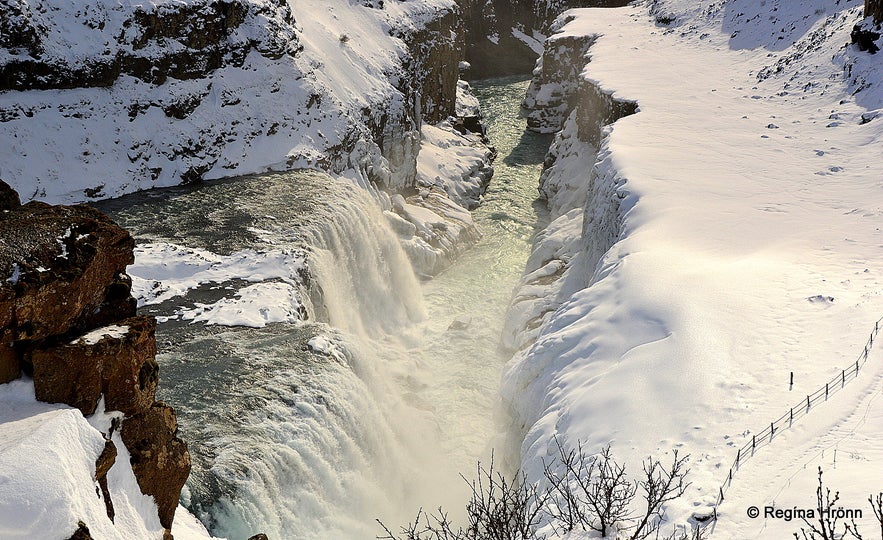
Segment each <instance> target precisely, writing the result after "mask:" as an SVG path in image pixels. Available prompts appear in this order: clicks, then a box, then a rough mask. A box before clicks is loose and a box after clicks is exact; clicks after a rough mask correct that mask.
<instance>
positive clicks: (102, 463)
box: [95, 441, 117, 521]
mask: <svg viewBox="0 0 883 540" xmlns="http://www.w3.org/2000/svg"><path fill="white" fill-rule="evenodd" d="M116 459H117V447H116V446H115V445H114V444H113V443H112V442H111V441H107V443H106V444H105V445H104V450H103V451H102V452H101V455H100V456H98V460H97V461H96V462H95V481H97V482H98V486H99V487H100V488H101V496H102V497H103V498H104V504H105V506H106V507H107V517H109V518H110V520H111V521H113V518H114V515H115V514H116V513H115V512H114V510H113V501H112V500H111V499H110V490H109V489H108V487H107V473H108V472H110V468H111V467H113V464H114V463H115V462H116Z"/></svg>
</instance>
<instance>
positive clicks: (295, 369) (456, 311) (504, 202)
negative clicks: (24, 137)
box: [107, 81, 548, 540]
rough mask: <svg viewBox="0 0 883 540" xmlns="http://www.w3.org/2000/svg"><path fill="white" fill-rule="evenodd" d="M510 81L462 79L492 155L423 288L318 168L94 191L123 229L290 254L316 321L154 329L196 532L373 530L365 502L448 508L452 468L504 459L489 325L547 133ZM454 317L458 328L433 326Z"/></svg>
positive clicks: (494, 320) (196, 293)
mask: <svg viewBox="0 0 883 540" xmlns="http://www.w3.org/2000/svg"><path fill="white" fill-rule="evenodd" d="M525 86H526V81H503V82H497V83H494V84H490V85H484V86H482V85H479V88H478V90H479V92H483V93H484V94H485V95H486V97H488V98H489V100H490V101H491V102H492V107H491V109H492V111H491V116H492V117H491V136H492V138H494V142H495V143H496V144H497V146H498V148H499V149H500V153H501V156H500V159H499V160H498V162H497V164H496V168H497V171H498V172H497V178H496V179H495V181H494V183H493V184H492V186H491V190H490V191H489V193H488V196H487V198H486V202H485V205H484V206H482V207H481V208H480V209H478V210H477V211H476V213H475V219H476V222H477V223H478V224H479V226H481V227H482V229H483V230H484V232H485V238H484V239H483V240H482V241H481V243H480V244H479V245H478V246H476V247H475V248H474V249H473V250H472V251H470V252H469V253H468V254H467V255H466V256H464V257H463V259H462V260H461V261H459V262H458V263H457V264H455V265H454V266H453V267H452V268H451V269H449V270H448V271H446V272H445V273H444V274H442V275H441V276H438V277H437V278H436V279H434V280H433V281H431V282H428V283H426V284H423V285H421V284H420V283H418V281H417V280H416V278H415V277H414V274H413V272H412V271H411V268H410V265H409V263H408V262H407V259H406V258H405V255H404V253H403V252H402V250H401V248H400V246H399V244H398V241H397V239H396V238H395V237H394V235H393V233H392V231H390V229H389V227H388V226H387V223H386V220H385V218H384V217H383V215H382V214H381V212H380V211H379V208H378V207H377V204H376V203H375V201H373V200H372V198H371V197H370V195H369V194H368V193H366V192H364V191H362V190H361V189H359V188H356V187H354V186H352V185H349V184H347V183H345V182H343V181H337V180H334V179H332V178H330V177H328V176H326V175H322V174H318V173H286V174H274V175H266V176H263V177H252V178H246V179H241V180H237V181H234V182H222V183H216V184H210V185H206V186H202V187H199V188H196V189H181V190H177V191H175V190H169V191H164V192H157V193H154V194H150V193H148V194H145V195H142V196H140V198H137V197H136V198H129V199H127V200H123V201H120V202H119V203H118V204H116V205H112V207H110V208H107V210H109V211H111V213H112V214H114V217H115V218H116V219H117V220H118V221H119V222H121V224H123V225H124V226H127V227H129V228H130V229H132V230H133V231H134V233H135V235H136V237H138V238H139V239H140V241H142V242H144V241H164V242H172V243H176V244H180V245H188V246H193V247H196V248H200V249H204V250H209V251H212V252H215V253H218V254H221V255H227V254H229V253H232V252H236V251H238V250H242V249H244V248H248V249H254V250H257V251H265V250H266V251H275V250H280V249H281V250H305V251H306V252H307V253H308V265H309V269H310V271H309V273H310V276H311V278H310V280H311V282H312V288H313V290H314V293H315V294H313V295H312V297H313V300H314V305H313V306H312V309H310V310H309V311H311V312H312V313H314V314H316V315H318V316H319V318H320V319H322V320H325V321H328V322H329V323H330V325H331V326H328V325H325V324H315V323H309V324H290V323H276V324H270V325H267V326H266V327H264V328H259V329H252V328H224V327H211V326H204V325H202V324H194V325H191V324H187V323H185V322H183V321H176V320H171V321H169V322H167V323H164V324H161V325H160V327H159V330H158V339H159V341H160V349H161V350H162V351H163V353H162V354H161V356H160V358H159V360H160V364H161V366H162V370H163V373H162V382H161V385H160V386H161V397H162V398H163V399H166V400H167V401H169V402H170V403H173V404H174V405H175V406H176V407H177V409H178V411H179V421H180V424H181V433H182V436H183V437H184V438H185V439H187V440H189V441H191V452H192V453H193V462H194V471H193V474H192V475H191V479H190V481H189V482H188V490H187V492H186V493H185V495H184V497H183V501H184V503H185V504H186V505H187V506H188V507H190V508H191V509H193V510H194V511H195V512H196V514H197V515H198V516H199V517H200V518H201V519H202V520H203V521H204V522H205V523H206V524H207V525H208V526H209V527H210V529H211V530H212V532H213V533H214V534H216V535H221V536H227V537H229V538H235V539H239V538H247V537H249V536H251V535H253V534H255V533H257V532H265V533H267V534H268V535H269V536H270V537H271V538H281V539H300V538H310V539H313V538H318V539H328V540H334V539H354V538H373V537H375V536H376V535H377V534H379V533H381V532H382V531H381V529H380V528H379V527H378V526H377V524H376V523H375V522H374V520H375V518H381V519H382V520H383V521H384V522H385V523H387V524H388V525H389V526H390V527H392V528H395V527H397V526H398V525H400V524H404V523H405V522H406V521H408V520H410V519H412V518H413V516H414V514H415V513H416V511H417V509H418V508H419V507H421V506H422V507H424V508H435V507H437V506H438V505H444V506H445V507H446V509H449V510H450V511H451V514H452V516H453V517H457V516H458V514H459V513H460V512H462V511H463V503H464V502H465V497H466V494H467V491H468V489H467V487H466V485H465V483H464V482H463V481H462V480H461V479H460V478H459V476H458V473H461V472H462V473H464V474H466V475H470V474H471V472H472V471H473V470H474V467H475V462H476V461H477V460H479V459H481V460H486V459H488V457H489V455H490V451H491V449H492V448H494V447H497V458H498V460H500V459H502V460H503V461H506V459H505V458H506V457H507V456H506V455H505V454H506V450H505V448H503V446H502V439H503V437H502V434H501V432H502V430H503V428H504V427H505V426H506V425H507V422H506V419H505V418H503V417H502V416H501V415H500V412H499V410H498V406H499V397H498V395H499V377H500V371H501V369H502V365H503V363H504V362H505V361H506V359H507V355H506V353H505V351H502V350H501V349H500V348H499V337H500V331H501V329H502V321H503V316H504V312H505V309H506V304H507V302H508V300H509V295H510V294H511V290H512V287H513V286H514V284H515V283H516V282H517V279H518V277H519V276H520V272H521V270H522V268H523V265H524V261H525V260H526V258H527V255H528V254H529V250H530V239H531V237H532V235H533V233H534V230H535V225H536V222H537V219H538V216H537V214H536V213H535V211H534V209H533V208H532V207H531V203H532V201H533V199H534V197H535V194H536V190H535V188H536V180H537V177H538V175H539V168H540V162H541V160H542V156H543V153H544V150H545V145H546V144H547V142H548V141H547V140H545V139H537V140H533V139H531V135H529V134H525V133H524V120H523V119H522V118H518V117H517V116H516V114H514V113H515V111H517V104H518V102H519V100H520V98H521V96H522V95H523V91H524V87H525ZM507 101H508V102H507ZM494 111H496V112H494ZM241 277H246V276H241ZM243 286H244V282H242V281H241V280H238V279H236V276H230V279H229V280H228V281H226V282H224V283H220V284H217V285H216V286H215V285H213V286H203V287H200V288H197V289H194V290H191V291H190V292H188V293H187V294H186V295H185V296H183V297H177V298H175V299H173V300H170V301H166V302H164V303H162V304H159V305H156V306H149V307H148V312H150V313H154V314H157V315H169V314H172V313H174V311H175V310H176V309H178V308H179V307H180V305H181V304H182V303H183V304H184V305H185V307H186V305H187V304H188V303H190V304H192V303H196V302H199V303H210V302H215V301H217V299H218V297H219V296H220V295H226V296H229V295H231V294H234V293H235V291H237V290H240V289H241V288H242V287H243ZM319 291H321V292H319ZM424 298H425V299H426V305H425V306H424V302H423V299H424ZM304 300H305V301H306V303H308V304H309V302H308V299H307V298H305V299H304ZM455 318H460V319H462V320H465V321H467V322H468V325H467V326H466V328H463V329H456V328H449V325H450V324H451V323H452V322H453V321H454V319H455ZM332 327H333V328H332ZM311 345H312V346H311Z"/></svg>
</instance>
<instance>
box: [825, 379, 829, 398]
mask: <svg viewBox="0 0 883 540" xmlns="http://www.w3.org/2000/svg"><path fill="white" fill-rule="evenodd" d="M827 399H828V383H825V400H827Z"/></svg>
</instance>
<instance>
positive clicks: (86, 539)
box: [68, 521, 92, 540]
mask: <svg viewBox="0 0 883 540" xmlns="http://www.w3.org/2000/svg"><path fill="white" fill-rule="evenodd" d="M68 540H92V533H90V532H89V527H88V526H86V524H85V523H83V522H82V521H81V522H79V523H77V530H75V531H74V534H72V535H71V537H70V538H68Z"/></svg>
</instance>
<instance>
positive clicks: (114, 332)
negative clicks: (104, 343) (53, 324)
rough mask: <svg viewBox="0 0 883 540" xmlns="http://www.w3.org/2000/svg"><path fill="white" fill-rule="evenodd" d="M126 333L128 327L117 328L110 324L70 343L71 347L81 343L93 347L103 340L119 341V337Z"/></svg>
mask: <svg viewBox="0 0 883 540" xmlns="http://www.w3.org/2000/svg"><path fill="white" fill-rule="evenodd" d="M128 332H129V327H128V326H119V325H116V324H112V325H110V326H105V327H103V328H98V329H96V330H92V331H91V332H89V333H88V334H85V335H83V336H80V337H78V338H77V339H75V340H73V341H72V342H71V345H74V344H77V343H82V344H85V345H95V344H96V343H98V342H99V341H101V340H103V339H105V338H111V339H119V338H121V337H124V336H125V335H126V334H127V333H128Z"/></svg>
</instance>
